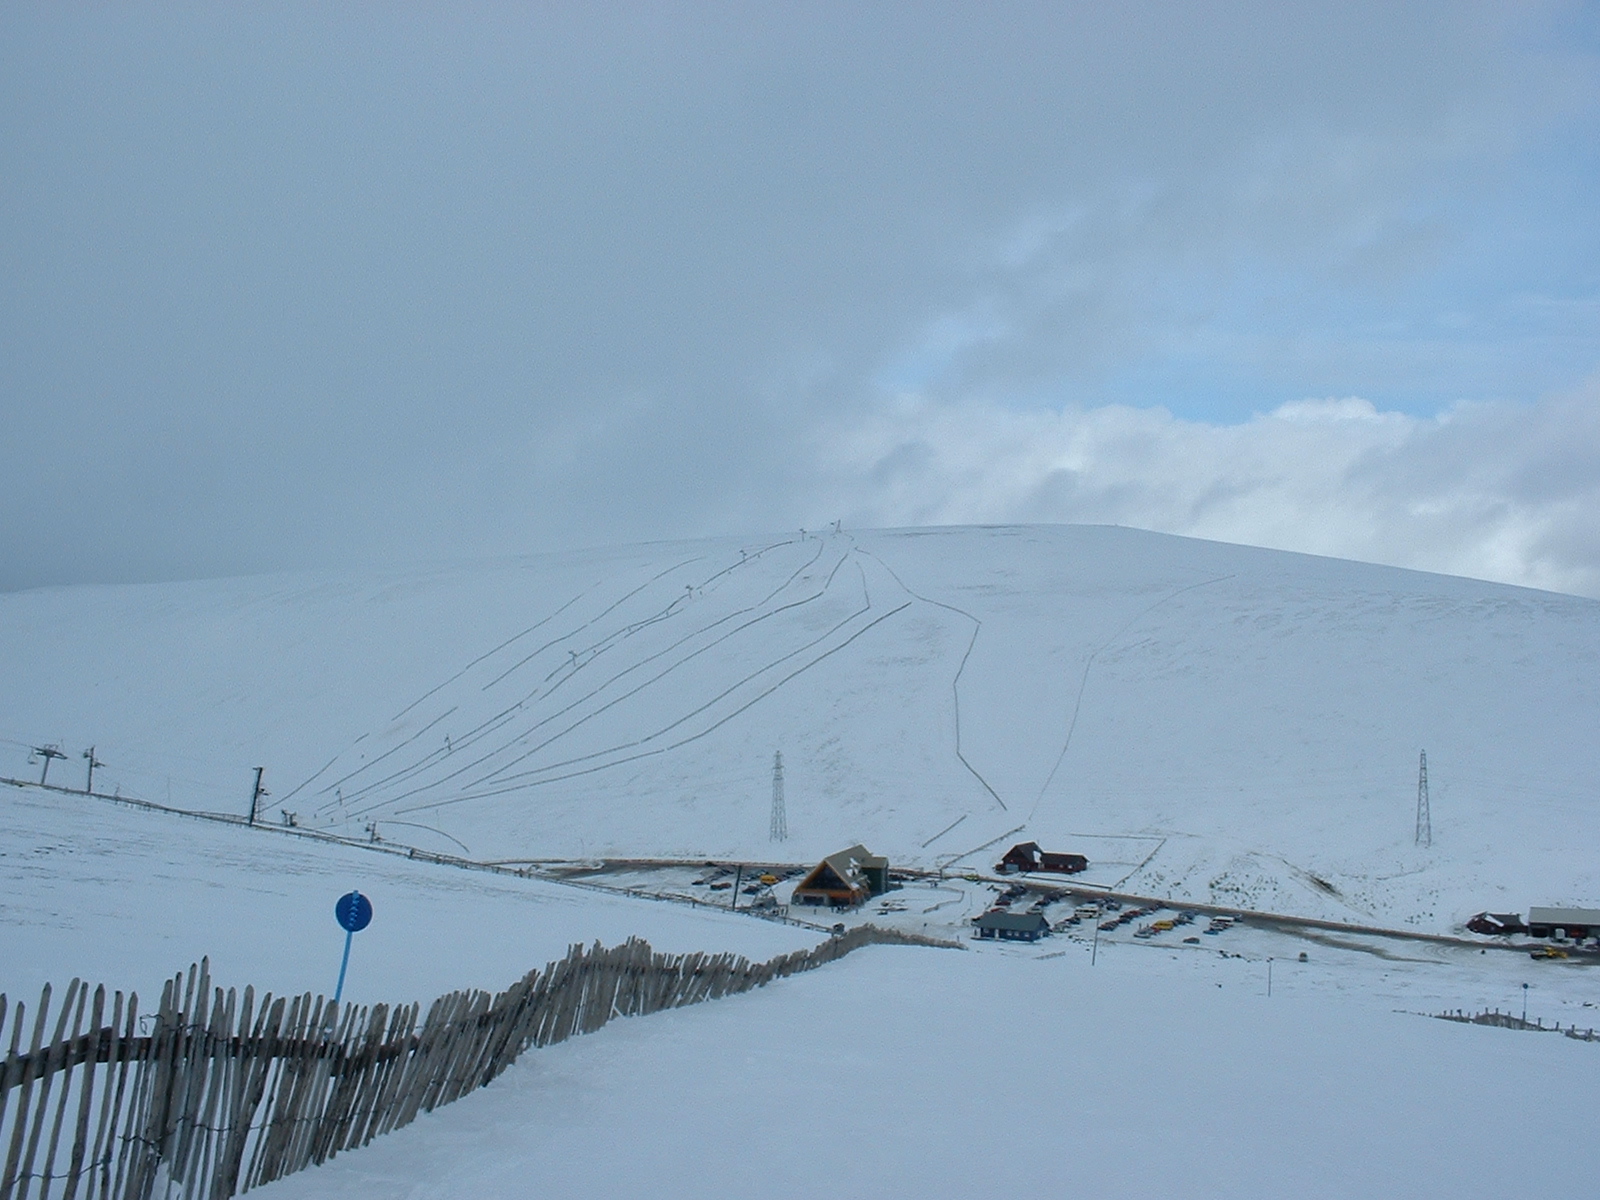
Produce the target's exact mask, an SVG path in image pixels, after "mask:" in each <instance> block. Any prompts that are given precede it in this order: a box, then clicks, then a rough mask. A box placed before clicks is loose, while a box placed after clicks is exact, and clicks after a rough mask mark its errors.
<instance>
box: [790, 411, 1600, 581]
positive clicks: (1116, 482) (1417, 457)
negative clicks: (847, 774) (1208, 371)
mask: <svg viewBox="0 0 1600 1200" xmlns="http://www.w3.org/2000/svg"><path fill="white" fill-rule="evenodd" d="M816 452H817V455H818V458H819V460H820V461H821V463H822V466H823V468H824V470H825V471H826V472H827V473H828V474H829V476H830V477H831V479H832V480H833V482H834V486H835V488H836V492H835V497H836V500H837V508H838V509H839V510H840V511H844V512H847V513H849V514H850V519H851V520H852V521H853V522H855V523H857V524H861V525H919V524H958V523H966V522H1010V521H1019V522H1030V521H1067V522H1094V523H1109V524H1120V525H1132V526H1138V527H1140V528H1145V529H1154V530H1160V531H1163V532H1168V533H1178V534H1186V535H1190V536H1195V537H1204V538H1214V539H1218V540H1222V541H1230V542H1242V543H1248V544H1252V545H1259V546H1270V547H1276V548H1279V549H1286V550H1299V551H1305V552H1308V553H1313V554H1326V555H1333V556H1337V557H1341V558H1353V559H1360V560H1364V561H1369V562H1380V563H1389V564H1392V565H1396V566H1405V567H1414V568H1418V569H1422V570H1429V571H1442V572H1446V573H1450V574H1459V575H1470V576H1475V577H1478V578H1484V579H1493V580H1499V581H1502V582H1506V583H1514V584H1521V585H1525V586H1529V587H1539V588H1547V589H1551V590H1555V591H1564V592H1573V593H1577V594H1581V595H1589V596H1597V597H1600V521H1597V520H1596V514H1597V513H1600V380H1596V381H1594V382H1591V383H1590V384H1589V385H1588V386H1586V387H1585V388H1583V389H1581V390H1579V391H1577V392H1574V393H1571V394H1568V395H1565V396H1561V397H1553V398H1550V399H1547V400H1544V401H1542V402H1540V403H1538V404H1534V405H1510V404H1504V405H1486V404H1477V405H1458V406H1456V407H1454V408H1452V409H1450V410H1448V411H1447V412H1445V413H1444V414H1442V415H1440V416H1437V417H1427V418H1421V417H1415V416H1410V415H1406V414H1403V413H1397V412H1384V411H1380V410H1379V409H1378V408H1376V407H1375V406H1374V405H1373V404H1371V403H1370V402H1369V401H1366V400H1363V399H1359V398H1353V397H1352V398H1344V399H1325V400H1302V401H1296V402H1293V403H1289V404H1285V405H1283V406H1281V407H1280V408H1278V409H1276V410H1275V411H1273V412H1270V413H1265V414H1257V415H1256V416H1253V417H1252V418H1250V419H1249V420H1247V421H1244V422H1242V423H1240V424H1233V425H1224V424H1210V423H1205V422H1200V421H1193V420H1183V419H1180V418H1178V417H1175V416H1173V415H1172V414H1171V413H1169V412H1167V411H1166V410H1164V409H1160V408H1132V407H1126V406H1120V405H1111V406H1105V407H1099V408H1082V409H1066V410H1063V411H1058V412H1049V411H1018V410H1015V409H1008V408H1004V407H1001V406H997V405H992V404H985V403H935V402H928V401H919V400H917V399H915V398H908V397H901V398H900V399H899V400H898V401H897V402H896V403H894V404H892V405H886V406H884V407H883V408H882V409H881V410H880V411H879V412H877V413H876V414H874V415H873V416H872V417H870V418H868V419H866V420H864V421H857V422H854V423H852V424H849V425H848V426H843V425H842V426H839V427H835V428H834V429H831V430H829V431H828V432H827V433H826V434H825V435H824V436H822V437H820V438H819V439H818V443H817V447H816Z"/></svg>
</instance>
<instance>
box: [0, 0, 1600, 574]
mask: <svg viewBox="0 0 1600 1200" xmlns="http://www.w3.org/2000/svg"><path fill="white" fill-rule="evenodd" d="M1569 16H1570V14H1569V12H1568V10H1566V9H1564V8H1563V7H1561V6H1553V7H1551V8H1542V7H1537V6H1528V7H1524V8H1520V9H1519V10H1518V11H1517V13H1516V14H1515V15H1514V16H1511V15H1508V14H1506V13H1505V12H1504V10H1501V9H1499V8H1497V7H1496V6H1484V7H1481V8H1478V7H1463V6H1461V5H1457V4H1451V5H1417V6H1405V7H1401V8H1396V7H1395V6H1393V5H1379V4H1371V5H1365V4H1329V5H1325V6H1305V5H1302V6H1293V7H1290V6H1280V5H1249V4H1238V5H1207V6H1204V7H1201V6H1183V5H1139V4H1135V5H1126V6H1117V7H1115V8H1107V7H1105V6H1096V5H1081V6H1068V7H1063V6H1060V5H1055V4H1037V5H1035V4H1013V5H1006V6H1002V7H1001V8H999V9H985V10H980V9H978V8H974V7H973V6H970V5H957V4H950V5H925V4H918V5H912V6H903V7H902V6H888V5H884V6H866V7H863V6H860V5H845V4H837V5H828V4H816V5H799V6H781V7H773V6H759V5H736V4H729V5H703V4H697V5H683V6H674V5H637V6H621V7H615V8H608V9H606V10H603V11H602V10H596V9H590V8H587V7H585V6H540V7H537V8H534V9H532V10H525V9H521V8H517V7H509V6H508V7H503V8H501V7H483V8H476V9H471V10H466V9H457V8H455V7H453V6H452V7H449V8H444V7H441V8H438V9H434V10H427V9H420V8H419V9H408V10H406V11H405V12H404V13H397V14H384V13H380V12H379V11H378V10H376V9H371V8H360V7H358V8H350V9H337V10H328V9H326V8H325V7H321V6H311V5H279V6H255V7H252V8H250V9H249V10H226V9H218V10H207V9H199V10H194V11H186V12H180V11H178V10H173V9H169V8H165V7H150V8H134V7H132V6H119V7H116V8H111V9H105V8H87V7H85V8H62V7H56V8H51V9H48V10H47V9H28V8H25V7H20V6H14V7H12V8H10V9H8V10H6V12H5V13H4V14H0V113H4V114H5V115H4V116H3V117H0V265H3V268H4V269H3V270H0V416H3V417H4V418H5V428H6V429H7V431H8V433H9V435H10V437H11V439H12V447H13V449H12V454H11V455H10V456H9V463H8V469H7V471H6V472H5V473H4V474H3V475H0V511H3V513H4V517H5V520H4V522H3V523H0V586H25V585H29V584H37V583H44V582H53V581H70V580H85V579H137V578H164V577H171V576H174V575H183V574H202V573H220V572H230V571H241V570H255V569H264V568H272V567H279V566H291V565H312V564H322V563H333V562H347V561H351V560H361V559H376V558H388V557H393V556H396V555H404V556H434V555H439V554H452V553H481V552H506V551H520V550H526V549H535V548H542V547H549V546H558V545H570V544H575V543H582V542H593V541H607V540H626V539H633V538H645V537H657V536H666V535H671V534H694V533H703V532H713V531H718V530H724V529H747V528H759V527H774V526H786V525H798V524H802V523H805V522H808V521H809V522H816V521H818V520H821V519H826V518H827V517H831V516H833V515H836V514H834V513H831V512H828V511H826V510H827V508H828V506H830V505H832V504H833V503H834V495H835V494H834V491H833V488H834V483H835V481H834V480H833V479H832V478H831V477H829V476H828V475H827V474H826V473H825V472H824V471H823V470H822V469H821V468H820V467H819V465H818V460H817V458H816V456H815V455H814V454H813V453H812V452H811V449H810V448H811V447H813V446H815V445H816V443H817V440H818V438H819V437H821V436H824V434H825V432H826V431H828V430H834V429H839V428H850V427H860V426H861V425H862V423H863V422H870V421H871V420H872V419H874V416H873V414H876V413H878V412H879V411H881V409H882V406H883V405H884V404H885V403H887V402H890V401H891V400H892V396H891V395H889V393H892V392H893V391H894V390H896V388H897V387H898V386H899V385H898V384H896V383H895V382H894V381H895V380H896V379H899V380H901V381H902V382H903V381H905V380H911V379H914V380H915V383H916V385H915V387H914V388H913V389H912V390H916V391H918V392H919V393H922V394H924V395H925V396H927V397H929V398H931V399H933V400H936V401H938V402H940V403H945V404H951V405H956V406H958V407H960V406H963V405H967V406H970V405H973V404H978V405H979V407H981V406H982V405H991V406H993V408H994V411H995V412H997V413H998V414H999V417H998V418H997V419H999V420H1001V421H1002V422H1003V421H1006V420H1009V419H1010V416H1011V415H1012V414H1015V413H1019V412H1020V413H1024V414H1026V413H1029V412H1043V413H1046V414H1048V413H1049V412H1053V411H1059V410H1060V409H1061V408H1062V407H1063V406H1067V407H1069V408H1070V407H1073V406H1083V405H1094V404H1098V403H1102V402H1104V401H1106V400H1108V399H1109V400H1117V401H1122V402H1125V403H1137V404H1161V403H1164V404H1168V405H1177V404H1180V403H1188V404H1192V405H1195V406H1197V407H1198V409H1201V410H1204V409H1206V408H1207V407H1216V406H1222V407H1228V406H1232V407H1231V409H1230V411H1232V412H1233V414H1234V415H1235V416H1242V415H1244V414H1245V413H1247V412H1248V411H1249V410H1250V409H1251V408H1252V407H1272V406H1273V405H1274V404H1275V403H1276V402H1278V401H1280V400H1283V399H1286V398H1293V397H1296V396H1303V395H1320V394H1345V393H1347V392H1359V393H1360V394H1364V395H1372V396H1375V397H1376V398H1378V399H1380V400H1382V401H1384V402H1385V403H1395V404H1399V403H1401V398H1403V397H1404V396H1406V395H1409V396H1411V397H1412V401H1411V403H1412V406H1413V407H1422V408H1427V407H1428V406H1430V405H1433V404H1437V403H1443V402H1445V401H1446V400H1454V399H1456V398H1457V397H1458V396H1459V395H1482V396H1491V395H1492V396H1499V395H1504V394H1524V395H1526V394H1533V393H1537V392H1539V391H1542V390H1548V388H1549V387H1550V386H1554V384H1558V383H1562V382H1570V379H1571V378H1572V377H1574V376H1573V371H1574V369H1575V368H1574V367H1573V365H1572V364H1573V362H1575V361H1579V362H1581V365H1582V366H1583V369H1584V370H1588V369H1592V367H1593V365H1594V361H1595V357H1596V356H1595V355H1594V353H1593V351H1594V349H1595V346H1594V340H1593V334H1592V331H1591V330H1589V329H1588V327H1587V325H1585V324H1584V323H1583V322H1582V321H1581V320H1574V319H1572V318H1571V317H1570V316H1569V317H1567V318H1559V317H1556V316H1550V315H1545V316H1540V317H1538V318H1536V319H1534V320H1533V321H1532V324H1531V329H1532V331H1533V332H1534V333H1537V334H1540V335H1541V336H1543V335H1549V336H1551V337H1553V338H1554V341H1553V342H1551V343H1550V345H1547V346H1545V347H1544V348H1543V352H1542V353H1540V354H1537V355H1535V354H1533V353H1532V352H1530V351H1528V350H1527V348H1526V347H1523V346H1511V347H1508V346H1507V345H1506V344H1505V341H1504V339H1503V338H1500V339H1499V340H1496V337H1495V336H1494V335H1491V334H1484V333H1482V332H1481V331H1479V332H1478V333H1476V334H1474V335H1473V336H1472V337H1470V338H1469V337H1467V336H1465V335H1462V336H1459V337H1456V338H1455V339H1454V340H1450V339H1445V340H1444V341H1443V342H1442V343H1441V342H1440V341H1439V340H1438V338H1437V331H1435V330H1433V329H1432V328H1431V327H1428V328H1417V327H1416V323H1417V321H1418V319H1419V318H1418V314H1419V313H1424V314H1425V313H1430V312H1432V311H1433V309H1434V307H1436V300H1437V296H1436V295H1435V294H1434V292H1432V291H1429V290H1428V289H1429V288H1430V287H1432V288H1434V289H1435V291H1437V290H1438V288H1439V287H1442V286H1443V285H1442V284H1440V283H1439V282H1438V280H1439V279H1440V278H1441V276H1440V272H1441V271H1445V272H1446V274H1448V270H1447V268H1449V266H1450V265H1451V264H1453V263H1458V262H1459V261H1460V260H1461V258H1462V254H1463V251H1462V246H1463V244H1464V242H1463V238H1465V237H1467V236H1468V234H1469V233H1470V232H1471V231H1472V230H1474V229H1476V228H1477V226H1475V225H1473V222H1474V221H1478V222H1480V223H1481V222H1482V221H1484V220H1487V219H1488V218H1486V217H1485V216H1484V215H1483V212H1482V211H1480V208H1481V205H1480V206H1479V207H1474V205H1477V204H1478V201H1476V200H1473V199H1470V198H1468V199H1465V200H1464V199H1462V197H1464V196H1467V192H1468V191H1469V190H1472V189H1476V191H1479V192H1482V193H1484V194H1486V195H1492V196H1504V195H1507V194H1509V193H1507V192H1506V189H1507V188H1508V187H1510V188H1511V189H1512V191H1513V192H1514V191H1515V188H1514V187H1513V186H1512V185H1511V184H1509V183H1507V176H1506V172H1507V171H1508V169H1509V167H1508V163H1514V160H1515V159H1516V156H1517V154H1518V153H1520V152H1521V149H1520V148H1523V147H1525V145H1526V144H1527V142H1528V139H1529V137H1531V136H1533V134H1532V133H1530V131H1533V132H1538V131H1541V130H1545V129H1548V128H1550V127H1552V126H1554V127H1558V128H1560V129H1571V128H1587V127H1588V126H1586V125H1584V122H1590V121H1592V118H1593V111H1594V110H1593V104H1592V97H1589V96H1588V94H1587V93H1586V92H1585V91H1584V87H1583V85H1584V83H1585V81H1587V80H1588V79H1590V77H1591V75H1592V69H1591V66H1590V65H1589V64H1588V63H1587V60H1585V59H1584V58H1583V56H1582V54H1580V53H1578V52H1577V51H1575V50H1573V49H1572V48H1571V45H1570V44H1569V43H1570V42H1571V39H1569V38H1566V37H1565V35H1564V34H1563V33H1562V28H1563V27H1562V25H1561V22H1562V21H1564V20H1567V19H1569ZM1574 122H1576V125H1574ZM1439 193H1443V194H1446V195H1447V196H1448V198H1449V202H1448V203H1446V202H1442V201H1437V200H1436V195H1437V194H1439ZM1505 202H1506V203H1513V202H1519V203H1520V201H1517V200H1516V197H1515V196H1512V197H1511V199H1509V200H1506V201H1505ZM1463 208H1464V209H1465V211H1464V212H1463ZM1535 215H1536V216H1537V218H1538V220H1540V221H1545V222H1550V221H1557V218H1559V217H1560V215H1561V214H1559V213H1557V214H1554V215H1552V214H1551V213H1549V212H1546V211H1544V210H1539V211H1538V212H1537V213H1536V214H1535ZM1560 232H1561V231H1560V230H1557V233H1558V234H1559V233H1560ZM1551 236H1555V235H1551ZM1569 257H1570V256H1569ZM1579 257H1581V255H1580V256H1579ZM1441 264H1444V265H1443V266H1441ZM1419 281H1420V282H1419ZM1446 282H1449V281H1448V280H1446ZM1491 282H1492V287H1490V285H1488V284H1485V283H1484V282H1483V281H1482V280H1478V281H1476V282H1474V283H1473V284H1472V286H1471V287H1469V288H1464V289H1462V292H1463V294H1462V295H1461V297H1460V299H1461V300H1462V305H1461V307H1463V308H1464V310H1465V311H1466V313H1467V316H1468V318H1469V319H1481V316H1482V314H1483V313H1484V312H1485V311H1486V310H1488V309H1492V308H1493V306H1494V304H1495V303H1498V302H1499V301H1498V299H1497V298H1498V297H1500V295H1501V294H1502V293H1503V292H1505V291H1506V290H1508V288H1509V284H1507V283H1506V282H1505V281H1503V280H1501V281H1491ZM1536 282H1543V280H1542V279H1539V280H1536ZM1557 282H1563V281H1557ZM1486 287H1489V291H1488V292H1484V288H1486ZM1407 289H1410V291H1409V292H1408V291H1407ZM1419 289H1420V292H1419ZM1474 289H1476V290H1474ZM1523 290H1524V291H1526V290H1527V289H1523ZM1570 290H1571V289H1570V288H1569V289H1568V291H1570ZM1545 292H1548V293H1549V299H1550V300H1551V302H1552V303H1553V304H1555V306H1556V307H1555V308H1554V309H1552V310H1551V311H1552V312H1557V311H1566V310H1564V309H1561V307H1560V306H1561V304H1562V303H1569V304H1570V303H1580V302H1581V299H1582V298H1581V297H1573V296H1571V295H1566V294H1564V293H1561V292H1560V288H1559V287H1552V288H1550V289H1545V291H1544V292H1541V293H1540V294H1541V295H1543V294H1545ZM1400 293H1404V296H1402V300H1400V301H1396V300H1395V299H1394V296H1395V295H1396V294H1400ZM1407 297H1409V298H1407ZM1372 305H1376V307H1377V310H1378V312H1379V314H1380V315H1384V316H1388V317H1391V318H1393V320H1396V321H1399V322H1400V323H1401V324H1406V323H1407V322H1410V327H1408V328H1406V329H1404V330H1402V331H1401V332H1400V333H1398V334H1396V333H1394V332H1393V331H1392V330H1390V329H1387V328H1383V327H1379V325H1378V324H1375V322H1374V321H1373V320H1372V319H1371V318H1370V316H1369V314H1368V306H1372ZM1352 314H1359V315H1352ZM1552 330H1554V331H1555V332H1554V333H1553V334H1552V333H1551V331H1552ZM1552 347H1553V349H1552ZM1474 355H1476V356H1478V357H1477V358H1476V359H1474V358H1473V356H1474ZM1585 356H1587V358H1585ZM1452 362H1455V363H1457V365H1455V366H1451V365H1450V364H1451V363H1452ZM1441 364H1443V366H1441ZM1460 364H1465V365H1460ZM1530 364H1531V365H1530ZM1535 367H1536V368H1537V370H1539V371H1543V372H1544V373H1545V375H1540V376H1538V377H1537V378H1532V379H1522V378H1515V388H1513V387H1512V386H1511V384H1510V383H1508V382H1507V381H1508V380H1513V378H1514V377H1515V372H1516V371H1519V370H1520V371H1523V372H1525V373H1526V372H1528V371H1533V370H1534V368H1535ZM1497 372H1498V373H1497ZM1563 373H1565V374H1563ZM1535 374H1537V371H1535ZM1546 376H1552V377H1554V378H1546ZM1441 378H1442V379H1443V380H1444V382H1442V383H1441V382H1440V379H1441ZM1516 388H1521V389H1525V390H1524V391H1523V392H1517V391H1516ZM1440 389H1444V390H1446V391H1450V389H1454V390H1453V391H1450V394H1449V395H1447V396H1442V395H1441V392H1440ZM1241 405H1242V406H1243V407H1242V408H1241V407H1240V406H1241ZM970 411H978V409H977V408H972V409H970ZM973 469H974V470H975V471H980V473H981V464H975V465H974V468H973ZM886 486H888V485H886ZM926 504H927V506H928V510H929V511H933V510H936V509H940V508H941V507H948V505H947V504H944V505H942V504H941V502H940V501H938V499H937V498H930V499H928V500H927V501H926ZM884 507H892V506H888V505H885V506H884ZM819 510H820V511H819Z"/></svg>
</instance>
